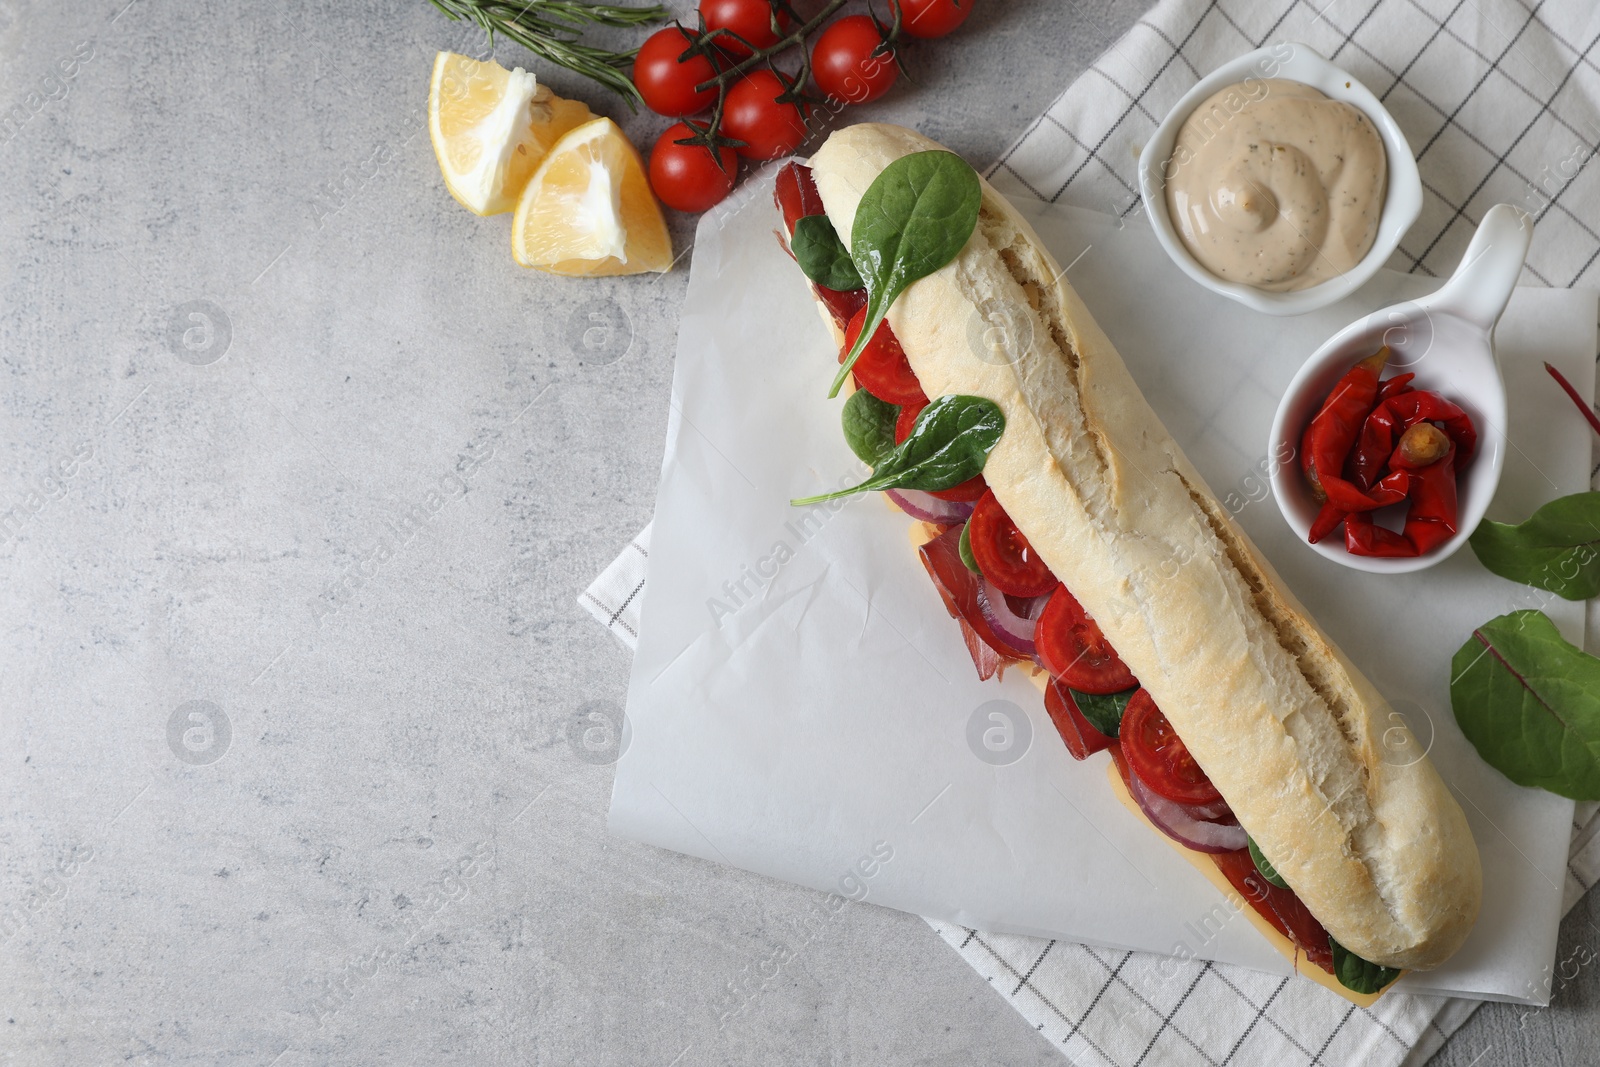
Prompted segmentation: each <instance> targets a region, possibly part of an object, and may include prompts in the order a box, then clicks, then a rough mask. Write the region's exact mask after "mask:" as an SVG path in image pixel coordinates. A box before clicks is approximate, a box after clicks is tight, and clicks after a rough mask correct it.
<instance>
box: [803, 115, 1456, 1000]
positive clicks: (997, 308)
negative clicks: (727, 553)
mask: <svg viewBox="0 0 1600 1067" xmlns="http://www.w3.org/2000/svg"><path fill="white" fill-rule="evenodd" d="M938 147H939V146H938V145H937V144H935V143H934V142H932V141H929V140H928V139H926V138H924V137H922V136H920V135H918V134H915V133H913V132H911V131H909V130H905V129H901V128H899V127H895V126H883V125H859V126H853V127H850V128H848V129H844V130H841V131H839V132H837V133H835V134H833V135H832V136H831V137H829V138H828V140H827V142H826V143H825V144H824V145H823V146H822V147H821V148H820V149H819V150H818V151H817V153H816V155H815V156H814V157H813V158H812V161H811V166H812V169H813V172H814V176H815V179H816V183H817V187H818V190H819V191H820V193H821V195H822V200H823V203H824V204H825V205H826V208H827V212H828V215H829V217H830V218H831V219H832V220H833V224H834V226H835V227H836V228H837V230H838V232H839V234H840V236H841V238H843V239H844V240H846V241H848V240H849V237H850V232H851V225H852V222H853V220H854V218H855V212H856V205H857V204H858V203H859V201H860V198H861V196H862V194H863V193H864V192H865V191H866V189H867V187H868V186H869V185H871V183H872V181H873V180H874V179H875V178H876V177H877V176H878V174H879V173H880V172H881V171H882V170H883V168H884V167H886V166H887V165H888V164H889V163H891V162H893V161H894V160H895V159H898V158H899V157H901V156H904V155H908V154H910V153H912V152H918V151H924V150H927V149H934V148H938ZM1061 274H1062V272H1061V268H1060V267H1059V266H1058V265H1057V263H1056V261H1055V260H1054V259H1053V258H1052V257H1051V255H1050V253H1049V252H1048V251H1046V250H1045V248H1044V245H1043V244H1042V243H1041V242H1040V240H1039V238H1038V236H1037V235H1036V234H1035V233H1034V232H1033V230H1032V228H1031V227H1030V226H1029V225H1028V224H1027V222H1026V221H1024V220H1023V218H1022V217H1021V216H1020V215H1018V214H1017V212H1016V210H1015V209H1014V208H1012V207H1011V205H1010V204H1009V203H1007V202H1006V200H1005V198H1004V197H1002V196H1001V195H1000V194H999V193H997V192H995V190H994V189H992V188H990V187H989V186H988V184H987V183H985V185H984V191H983V207H982V212H981V215H980V218H979V222H978V229H977V232H976V233H975V234H974V235H973V237H972V240H971V241H969V242H968V243H967V245H966V247H965V248H964V249H963V250H962V252H961V254H960V255H959V256H958V257H957V258H956V259H955V260H954V261H953V262H951V263H950V264H949V265H947V266H945V267H944V268H943V269H941V270H940V271H938V272H937V273H935V274H933V275H930V276H929V277H927V278H925V279H923V280H922V281H919V282H917V283H915V284H914V285H912V286H911V287H910V289H908V290H907V291H906V293H905V294H904V295H903V296H902V297H901V298H900V299H899V300H898V301H896V302H895V305H894V307H893V308H892V309H891V310H890V312H889V316H888V318H889V323H890V325H891V327H893V329H894V331H895V333H896V335H898V337H899V339H900V342H901V345H902V346H903V347H904V348H905V351H906V355H907V357H908V358H909V360H910V362H911V366H912V368H913V369H914V370H915V371H916V373H917V377H918V378H919V379H920V380H921V382H922V384H923V388H924V390H925V391H926V392H927V394H928V395H929V396H931V397H936V396H941V395H945V394H969V395H976V396H983V397H987V398H989V399H990V400H993V401H994V402H995V403H997V404H998V405H1000V408H1001V409H1002V410H1003V411H1004V413H1005V417H1006V429H1005V433H1004V435H1003V436H1002V438H1001V440H1000V443H999V444H998V445H997V446H996V447H995V449H994V451H993V453H991V455H990V456H989V459H988V465H987V467H986V469H985V472H984V473H985V475H986V477H987V479H988V482H989V485H990V487H991V488H992V489H993V490H994V493H995V496H996V497H997V498H999V501H1000V503H1001V504H1002V505H1003V506H1004V507H1005V509H1006V511H1007V512H1008V513H1009V514H1010V515H1011V518H1012V519H1013V520H1014V521H1015V522H1016V524H1017V526H1018V528H1019V529H1020V530H1021V531H1022V533H1023V534H1024V535H1025V536H1026V537H1027V538H1028V540H1029V542H1030V543H1031V544H1032V545H1033V547H1034V548H1035V550H1037V551H1038V553H1039V555H1040V557H1041V558H1042V559H1043V560H1044V561H1045V562H1046V563H1048V564H1049V565H1050V567H1051V569H1052V570H1053V571H1054V572H1055V574H1056V575H1057V576H1058V577H1059V578H1061V579H1062V580H1063V581H1064V582H1066V584H1067V586H1068V587H1069V588H1070V589H1071V590H1072V592H1073V594H1074V595H1075V596H1076V597H1077V598H1078V600H1079V601H1081V602H1082V604H1083V606H1084V607H1085V609H1087V610H1088V612H1089V613H1090V614H1091V615H1093V616H1094V618H1095V619H1096V621H1098V622H1099V624H1100V626H1101V628H1102V629H1103V630H1104V632H1105V634H1106V636H1107V638H1109V639H1110V641H1111V643H1112V645H1113V646H1114V647H1115V648H1116V649H1117V651H1118V652H1119V653H1120V654H1121V656H1122V658H1123V660H1124V661H1126V663H1127V664H1128V666H1129V668H1130V669H1131V670H1132V671H1133V673H1134V674H1135V675H1136V676H1137V677H1138V679H1139V682H1140V684H1141V685H1143V686H1144V687H1145V688H1146V689H1148V690H1149V691H1150V694H1151V696H1153V697H1154V698H1155V700H1156V703H1157V704H1158V705H1159V706H1160V708H1161V710H1162V711H1163V712H1165V713H1166V716H1167V718H1168V719H1169V720H1170V721H1171V722H1172V724H1173V726H1174V728H1175V729H1176V730H1177V731H1178V734H1179V736H1181V737H1182V738H1183V740H1184V743H1185V744H1186V745H1187V746H1188V747H1189V750H1190V752H1192V753H1193V755H1194V757H1195V759H1196V760H1197V761H1198V762H1199V763H1200V765H1201V766H1202V767H1203V768H1204V769H1205V771H1206V773H1207V774H1209V775H1210V776H1211V780H1212V781H1213V782H1214V783H1215V784H1216V786H1217V788H1218V789H1219V790H1220V791H1221V792H1222V795H1223V796H1224V797H1225V798H1226V799H1227V801H1228V803H1229V805H1230V806H1231V807H1232V808H1233V810H1234V812H1235V814H1236V815H1237V816H1238V818H1239V821H1240V822H1241V823H1242V824H1243V825H1244V827H1245V829H1246V830H1248V831H1249V832H1250V834H1251V836H1252V837H1253V838H1254V839H1255V840H1256V842H1257V844H1258V845H1259V846H1260V848H1261V850H1262V852H1263V853H1264V854H1265V855H1266V857H1267V858H1268V859H1269V860H1271V861H1272V863H1273V864H1274V865H1275V866H1276V867H1277V869H1278V871H1279V872H1280V873H1281V874H1282V875H1283V877H1284V878H1285V880H1286V881H1288V883H1289V884H1290V886H1292V887H1293V889H1294V890H1295V892H1296V893H1297V894H1299V896H1300V898H1301V900H1302V901H1304V902H1305V904H1306V905H1307V906H1308V907H1309V908H1310V909H1311V912H1312V913H1313V914H1314V915H1315V916H1316V917H1317V918H1318V920H1320V921H1321V922H1322V924H1323V926H1325V927H1326V928H1327V929H1328V931H1329V933H1331V934H1332V935H1333V937H1334V938H1335V939H1336V940H1337V941H1338V942H1339V943H1340V944H1342V945H1344V946H1345V947H1346V948H1347V949H1349V950H1350V951H1352V952H1354V953H1356V954H1358V955H1360V956H1361V957H1363V958H1365V959H1368V960H1371V961H1373V962H1375V963H1381V964H1384V965H1386V966H1391V967H1406V968H1424V967H1432V966H1436V965H1438V964H1439V963H1441V962H1442V961H1443V960H1444V959H1445V958H1446V957H1448V956H1449V955H1450V954H1451V953H1452V952H1454V951H1455V950H1456V949H1457V948H1458V947H1459V946H1460V945H1461V943H1462V941H1463V940H1464V939H1465V938H1466V936H1467V933H1468V932H1469V931H1470V929H1471V927H1472V924H1473V922H1474V921H1475V919H1476V918H1477V914H1478V906H1479V900H1480V896H1481V893H1482V870H1481V867H1480V865H1479V859H1478V850H1477V846H1476V845H1475V844H1474V842H1473V839H1472V833H1471V831H1470V830H1469V828H1468V826H1467V821H1466V817H1465V816H1464V815H1463V813H1462V811H1461V808H1460V806H1459V805H1458V804H1457V803H1456V801H1455V799H1454V798H1453V797H1452V796H1451V795H1450V792H1449V790H1448V789H1447V788H1446V787H1445V785H1444V783H1443V781H1441V780H1440V778H1439V775H1438V773H1437V772H1436V771H1435V770H1434V769H1433V767H1432V765H1431V764H1430V763H1429V762H1428V761H1427V759H1426V758H1415V761H1414V762H1413V761H1412V759H1413V757H1407V758H1403V759H1397V758H1394V756H1393V755H1392V749H1393V746H1391V749H1390V752H1391V755H1390V759H1389V760H1387V761H1386V760H1385V758H1384V755H1385V749H1384V747H1383V745H1382V744H1381V742H1380V739H1381V738H1383V736H1384V734H1385V731H1390V734H1389V737H1390V739H1391V740H1393V739H1394V736H1395V735H1394V734H1393V733H1392V731H1393V730H1394V729H1396V727H1395V725H1394V723H1395V722H1397V721H1398V720H1397V719H1396V720H1391V719H1390V717H1389V709H1388V707H1387V706H1386V704H1385V703H1384V700H1383V698H1382V697H1381V696H1379V694H1378V693H1377V691H1376V690H1375V689H1374V688H1373V686H1372V684H1371V683H1370V682H1368V681H1367V680H1366V679H1365V678H1364V677H1362V675H1361V674H1360V672H1358V671H1357V670H1356V669H1355V668H1354V667H1353V666H1352V665H1351V664H1350V663H1349V662H1348V661H1347V660H1346V659H1345V658H1344V656H1343V655H1342V654H1341V653H1340V652H1339V650H1338V649H1337V648H1335V647H1334V646H1333V644H1332V643H1331V642H1330V641H1329V640H1328V638H1327V636H1326V635H1325V634H1323V633H1322V631H1321V630H1320V629H1318V627H1317V626H1316V624H1315V623H1313V622H1312V621H1311V619H1310V618H1308V617H1307V615H1306V612H1305V610H1304V608H1303V607H1302V606H1301V605H1300V604H1299V603H1298V601H1296V599H1295V598H1294V596H1293V595H1292V594H1291V593H1290V592H1289V590H1288V589H1287V588H1286V587H1285V586H1284V584H1283V582H1282V581H1281V580H1280V579H1279V578H1278V576H1277V574H1276V573H1274V571H1273V570H1272V568H1271V567H1270V566H1269V565H1268V564H1267V562H1266V560H1265V559H1264V558H1263V557H1262V556H1261V554H1260V552H1259V551H1258V550H1257V549H1256V548H1255V546H1254V545H1253V544H1251V543H1250V541H1249V539H1248V538H1246V536H1245V535H1244V533H1243V531H1242V530H1240V528H1239V527H1238V526H1237V525H1235V524H1234V522H1233V521H1232V519H1231V517H1230V516H1229V515H1228V514H1227V512H1226V511H1225V510H1224V509H1223V508H1222V507H1221V506H1220V505H1219V504H1218V502H1217V500H1216V498H1215V497H1214V496H1213V495H1212V493H1211V491H1210V490H1209V489H1208V488H1207V487H1206V485H1205V482H1204V481H1203V480H1202V479H1201V477H1200V475H1199V473H1198V472H1196V471H1195V469H1194V467H1193V466H1192V465H1191V464H1190V463H1189V461H1188V459H1187V458H1186V457H1185V456H1184V454H1183V452H1182V451H1181V450H1180V449H1179V448H1178V445H1177V443H1176V442H1174V441H1173V439H1172V437H1171V435H1170V434H1168V433H1167V430H1166V428H1165V427H1164V426H1162V424H1161V422H1160V420H1159V419H1158V418H1157V417H1156V415H1155V412H1154V411H1152V410H1151V409H1150V406H1149V404H1148V403H1146V401H1145V399H1144V396H1143V395H1142V394H1141V393H1140V392H1139V388H1138V386H1137V385H1136V384H1134V381H1133V379H1132V377H1131V376H1130V375H1129V374H1128V371H1127V368H1126V367H1125V366H1124V365H1123V362H1122V358H1121V357H1120V356H1118V355H1117V352H1116V350H1115V349H1114V348H1112V346H1111V342H1110V341H1109V340H1108V339H1107V338H1106V336H1105V334H1104V333H1102V332H1101V330H1100V328H1099V327H1098V326H1096V325H1095V322H1094V319H1093V318H1092V317H1090V315H1089V312H1088V310H1087V309H1086V308H1085V307H1084V306H1083V303H1082V302H1081V301H1080V300H1079V299H1078V296H1077V294H1076V293H1075V292H1073V290H1072V288H1071V287H1070V286H1069V285H1068V284H1067V283H1066V282H1065V281H1064V280H1063V279H1062V277H1061ZM1019 321H1020V322H1022V324H1023V325H1024V326H1025V327H1026V326H1031V330H1030V329H1027V328H1023V329H1018V328H1017V326H1018V323H1019ZM989 327H994V328H992V329H991V328H989ZM1412 744H1413V745H1414V742H1413V743H1412ZM1413 751H1420V749H1413Z"/></svg>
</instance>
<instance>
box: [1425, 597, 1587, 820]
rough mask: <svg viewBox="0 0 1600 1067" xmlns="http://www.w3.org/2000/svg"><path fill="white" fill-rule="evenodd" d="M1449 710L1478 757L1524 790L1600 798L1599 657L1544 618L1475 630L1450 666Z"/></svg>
mask: <svg viewBox="0 0 1600 1067" xmlns="http://www.w3.org/2000/svg"><path fill="white" fill-rule="evenodd" d="M1451 674H1452V678H1451V681H1450V706H1451V708H1452V710H1454V712H1455V716H1456V722H1457V723H1459V724H1460V726H1461V732H1462V733H1464V734H1465V735H1466V737H1467V740H1468V741H1471V742H1472V747H1473V748H1476V749H1477V750H1478V755H1480V756H1482V757H1483V759H1484V761H1485V762H1486V763H1488V764H1489V765H1490V766H1491V767H1493V768H1495V770H1497V771H1499V772H1500V773H1501V774H1504V775H1505V776H1506V777H1507V778H1509V779H1511V780H1512V781H1513V782H1516V783H1517V784H1518V785H1525V786H1532V787H1535V788H1539V789H1546V790H1549V791H1550V792H1552V793H1556V794H1558V795H1560V796H1564V797H1571V798H1572V799H1573V800H1600V659H1596V658H1595V657H1593V656H1591V655H1589V654H1588V653H1586V652H1584V651H1583V650H1582V649H1580V648H1575V647H1573V646H1572V645H1570V644H1568V643H1567V642H1566V640H1565V639H1563V638H1562V636H1561V634H1560V633H1559V632H1558V631H1557V630H1556V627H1555V624H1554V623H1552V622H1551V621H1550V620H1549V618H1548V617H1546V616H1545V614H1544V613H1543V612H1540V611H1533V610H1523V611H1513V612H1511V613H1510V614H1507V615H1501V616H1499V617H1498V618H1494V619H1490V620H1489V621H1488V622H1486V623H1484V624H1483V625H1482V626H1480V627H1478V628H1477V629H1476V630H1474V631H1473V633H1472V636H1471V637H1470V638H1468V639H1467V643H1466V644H1464V645H1462V646H1461V649H1460V651H1458V652H1457V653H1456V654H1455V659H1454V660H1453V661H1452V663H1451Z"/></svg>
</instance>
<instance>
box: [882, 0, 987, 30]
mask: <svg viewBox="0 0 1600 1067" xmlns="http://www.w3.org/2000/svg"><path fill="white" fill-rule="evenodd" d="M892 2H893V4H894V5H895V6H896V7H898V8H899V9H900V28H901V29H902V30H904V31H906V32H907V33H909V34H910V35H911V36H913V37H943V36H944V35H945V34H947V33H950V32H952V31H954V30H955V28H956V27H957V26H959V25H961V24H962V23H963V22H965V21H967V16H968V15H970V14H972V5H973V4H975V3H977V2H978V0H892Z"/></svg>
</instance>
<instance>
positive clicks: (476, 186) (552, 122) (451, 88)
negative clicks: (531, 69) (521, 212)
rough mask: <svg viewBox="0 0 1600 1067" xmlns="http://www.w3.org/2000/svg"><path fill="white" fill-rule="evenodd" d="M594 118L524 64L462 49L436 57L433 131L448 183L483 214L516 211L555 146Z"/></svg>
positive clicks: (430, 109) (430, 111) (431, 95)
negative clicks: (509, 65) (509, 63)
mask: <svg viewBox="0 0 1600 1067" xmlns="http://www.w3.org/2000/svg"><path fill="white" fill-rule="evenodd" d="M593 118H594V113H593V112H591V111H590V110H589V107H588V105H587V104H584V103H582V102H580V101H577V100H563V99H562V98H561V97H559V96H556V95H555V94H554V93H552V92H551V91H550V90H549V89H548V88H547V87H545V86H543V85H540V84H539V83H538V79H537V78H535V77H534V76H533V75H532V74H530V73H528V72H527V71H525V70H523V69H522V68H521V67H518V68H516V69H515V70H506V68H504V67H502V66H501V65H500V64H498V63H496V62H495V61H494V60H492V59H491V60H487V61H483V62H480V61H478V60H475V59H471V58H469V57H467V56H462V55H457V54H456V53H454V52H440V53H439V55H438V57H437V58H436V59H435V60H434V61H433V81H432V83H431V84H430V86H429V88H428V133H429V134H430V135H431V136H432V138H433V152H434V155H436V156H438V157H439V170H440V171H441V172H443V174H444V184H445V187H446V188H448V189H449V190H450V195H451V196H453V197H455V198H456V199H457V200H459V201H461V204H462V206H463V207H465V208H466V209H467V210H468V211H471V212H472V213H474V214H476V215H496V214H499V213H500V212H502V211H510V210H511V209H512V208H513V207H515V206H516V204H517V197H518V196H519V195H520V194H521V192H522V190H523V188H524V187H526V186H527V184H528V179H529V178H531V177H532V176H533V173H534V171H535V170H537V169H538V166H539V164H540V163H542V162H543V161H544V158H545V156H546V154H547V153H548V152H549V151H550V146H551V145H553V144H555V142H556V141H558V140H559V139H560V138H561V136H562V135H563V134H565V133H567V132H568V131H569V130H571V129H573V128H575V127H577V126H581V125H582V124H584V123H585V122H588V121H589V120H591V119H593Z"/></svg>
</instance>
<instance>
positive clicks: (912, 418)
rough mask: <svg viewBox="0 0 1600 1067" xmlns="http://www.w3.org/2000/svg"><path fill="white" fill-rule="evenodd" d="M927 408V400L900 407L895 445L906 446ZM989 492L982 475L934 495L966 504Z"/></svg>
mask: <svg viewBox="0 0 1600 1067" xmlns="http://www.w3.org/2000/svg"><path fill="white" fill-rule="evenodd" d="M927 406H928V401H927V400H926V399H924V400H923V402H922V403H920V404H901V405H900V417H899V418H898V419H896V420H895V423H894V443H895V444H897V445H899V444H904V443H905V440H906V438H907V437H910V436H911V427H913V426H915V425H916V422H917V416H918V415H921V414H922V409H923V408H925V407H927ZM988 491H989V483H988V482H986V481H984V480H983V475H981V474H980V475H978V476H977V477H975V478H968V479H967V480H966V481H964V482H962V483H961V484H960V485H957V486H953V487H952V488H949V489H938V490H935V491H934V492H933V493H932V495H933V496H936V497H938V498H939V499H940V500H953V501H956V502H958V503H966V502H968V501H971V500H977V499H978V498H979V497H981V496H983V494H984V493H987V492H988Z"/></svg>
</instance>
